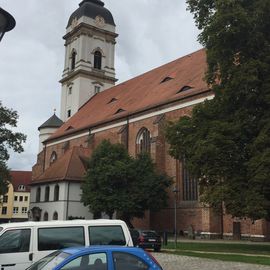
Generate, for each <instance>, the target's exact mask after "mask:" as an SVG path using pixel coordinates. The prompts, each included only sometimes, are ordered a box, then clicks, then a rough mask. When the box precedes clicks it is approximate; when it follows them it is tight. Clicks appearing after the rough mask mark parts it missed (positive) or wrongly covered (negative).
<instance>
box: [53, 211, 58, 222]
mask: <svg viewBox="0 0 270 270" xmlns="http://www.w3.org/2000/svg"><path fill="white" fill-rule="evenodd" d="M53 220H58V213H57V212H54V213H53Z"/></svg>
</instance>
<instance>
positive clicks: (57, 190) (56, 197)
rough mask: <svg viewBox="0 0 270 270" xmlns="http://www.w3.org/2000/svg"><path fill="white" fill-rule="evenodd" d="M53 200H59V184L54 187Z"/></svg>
mask: <svg viewBox="0 0 270 270" xmlns="http://www.w3.org/2000/svg"><path fill="white" fill-rule="evenodd" d="M54 200H55V201H59V186H58V185H56V186H55V187H54Z"/></svg>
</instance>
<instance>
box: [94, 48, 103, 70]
mask: <svg viewBox="0 0 270 270" xmlns="http://www.w3.org/2000/svg"><path fill="white" fill-rule="evenodd" d="M101 60H102V55H101V52H100V51H95V53H94V68H96V69H101Z"/></svg>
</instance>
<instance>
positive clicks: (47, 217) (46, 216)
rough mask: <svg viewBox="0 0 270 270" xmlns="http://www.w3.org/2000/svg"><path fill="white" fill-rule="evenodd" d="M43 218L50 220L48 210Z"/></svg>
mask: <svg viewBox="0 0 270 270" xmlns="http://www.w3.org/2000/svg"><path fill="white" fill-rule="evenodd" d="M43 220H44V221H48V220H49V215H48V212H45V213H44V216H43Z"/></svg>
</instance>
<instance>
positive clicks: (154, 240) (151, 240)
mask: <svg viewBox="0 0 270 270" xmlns="http://www.w3.org/2000/svg"><path fill="white" fill-rule="evenodd" d="M148 241H149V242H156V239H149V240H148Z"/></svg>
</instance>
